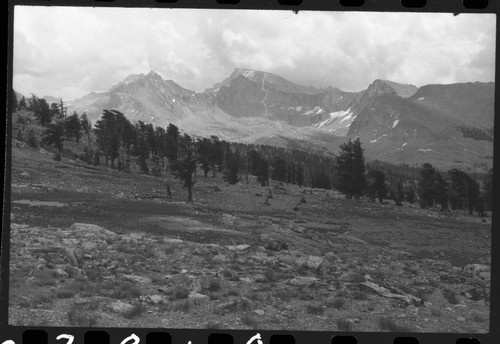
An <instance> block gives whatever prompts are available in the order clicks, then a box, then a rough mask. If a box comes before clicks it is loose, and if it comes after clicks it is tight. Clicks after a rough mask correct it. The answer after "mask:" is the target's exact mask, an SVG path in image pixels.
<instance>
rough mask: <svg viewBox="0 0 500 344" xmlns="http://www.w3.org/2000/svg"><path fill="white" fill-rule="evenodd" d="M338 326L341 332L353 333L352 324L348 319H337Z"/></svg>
mask: <svg viewBox="0 0 500 344" xmlns="http://www.w3.org/2000/svg"><path fill="white" fill-rule="evenodd" d="M336 324H337V328H338V329H339V331H344V332H350V331H352V322H351V321H349V320H347V319H343V318H339V319H337V321H336Z"/></svg>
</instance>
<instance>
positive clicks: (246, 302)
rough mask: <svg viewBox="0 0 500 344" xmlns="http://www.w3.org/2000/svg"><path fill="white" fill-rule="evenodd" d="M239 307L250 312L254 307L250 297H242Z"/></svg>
mask: <svg viewBox="0 0 500 344" xmlns="http://www.w3.org/2000/svg"><path fill="white" fill-rule="evenodd" d="M238 307H239V309H240V310H241V311H243V312H249V311H250V310H251V309H252V306H251V303H250V300H248V299H241V300H240V302H238Z"/></svg>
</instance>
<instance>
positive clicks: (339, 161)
mask: <svg viewBox="0 0 500 344" xmlns="http://www.w3.org/2000/svg"><path fill="white" fill-rule="evenodd" d="M335 160H336V171H335V172H336V187H337V188H338V189H339V190H340V191H341V192H343V193H344V194H345V195H346V197H347V198H348V199H352V198H353V197H354V198H355V199H359V198H360V197H361V195H362V193H363V190H364V188H365V160H364V154H363V148H362V147H361V142H360V140H359V138H357V139H355V140H354V141H352V140H351V139H349V141H347V142H345V143H343V144H342V145H340V151H339V154H338V156H337V157H336V159H335Z"/></svg>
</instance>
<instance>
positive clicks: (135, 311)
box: [123, 302, 146, 319]
mask: <svg viewBox="0 0 500 344" xmlns="http://www.w3.org/2000/svg"><path fill="white" fill-rule="evenodd" d="M145 311H146V307H145V306H144V305H143V304H142V303H139V302H136V303H134V304H133V305H132V308H130V309H129V310H127V311H125V312H124V313H123V316H124V317H125V318H127V319H132V318H135V317H137V316H139V315H141V314H142V313H144V312H145Z"/></svg>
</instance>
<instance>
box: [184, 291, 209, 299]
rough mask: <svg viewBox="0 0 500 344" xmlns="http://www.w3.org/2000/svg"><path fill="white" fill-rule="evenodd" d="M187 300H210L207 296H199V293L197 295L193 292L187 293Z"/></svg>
mask: <svg viewBox="0 0 500 344" xmlns="http://www.w3.org/2000/svg"><path fill="white" fill-rule="evenodd" d="M188 298H190V299H195V300H208V299H210V297H209V296H208V295H205V294H200V293H197V292H195V291H192V292H191V293H189V295H188Z"/></svg>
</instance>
